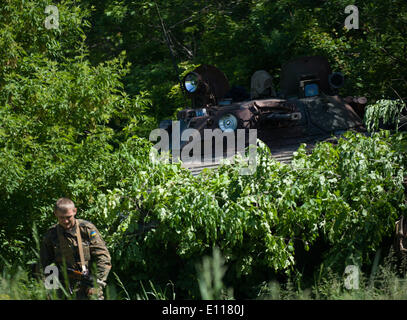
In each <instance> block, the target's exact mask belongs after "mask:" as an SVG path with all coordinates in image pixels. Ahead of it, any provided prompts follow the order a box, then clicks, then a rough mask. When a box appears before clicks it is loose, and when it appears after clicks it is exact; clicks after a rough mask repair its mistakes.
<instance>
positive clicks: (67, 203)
mask: <svg viewBox="0 0 407 320" xmlns="http://www.w3.org/2000/svg"><path fill="white" fill-rule="evenodd" d="M69 209H75V203H74V202H73V201H72V200H71V199H69V198H59V199H58V200H57V202H56V203H55V206H54V212H57V211H61V212H67V211H68V210H69Z"/></svg>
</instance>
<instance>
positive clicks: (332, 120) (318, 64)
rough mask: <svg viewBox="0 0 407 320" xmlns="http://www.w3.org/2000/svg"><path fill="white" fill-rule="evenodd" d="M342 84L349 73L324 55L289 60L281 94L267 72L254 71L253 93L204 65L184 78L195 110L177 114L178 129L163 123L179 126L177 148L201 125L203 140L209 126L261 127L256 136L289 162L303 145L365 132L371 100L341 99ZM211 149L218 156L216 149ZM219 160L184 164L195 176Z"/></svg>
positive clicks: (223, 128)
mask: <svg viewBox="0 0 407 320" xmlns="http://www.w3.org/2000/svg"><path fill="white" fill-rule="evenodd" d="M343 83H344V76H343V75H342V74H341V73H339V72H334V73H333V72H332V71H331V68H330V65H329V63H328V61H327V59H326V58H324V57H322V56H308V57H301V58H297V59H295V60H292V61H290V62H288V63H286V64H285V65H284V66H283V67H282V72H281V75H280V90H279V92H276V90H275V88H274V86H273V79H272V77H271V75H270V74H269V73H268V72H267V71H265V70H259V71H256V72H255V73H254V74H253V76H252V78H251V88H250V93H246V92H245V90H244V89H243V88H239V87H234V88H230V86H229V82H228V80H227V78H226V76H225V75H224V74H223V73H222V72H221V71H220V70H219V69H217V68H216V67H214V66H210V65H201V66H199V67H198V68H196V69H195V70H194V71H193V72H190V73H188V74H187V75H186V76H185V77H184V79H183V81H182V85H183V88H184V91H185V92H186V94H187V96H188V97H189V98H190V99H191V108H188V109H184V110H181V111H180V112H178V115H177V118H178V121H179V122H177V125H178V126H179V128H175V127H174V122H172V121H169V120H164V121H162V122H161V123H160V127H161V128H162V129H165V130H167V131H168V132H169V133H170V134H173V135H174V132H175V129H179V131H180V135H178V136H177V138H176V141H175V143H174V140H172V144H171V148H172V149H173V151H174V149H179V150H182V149H183V148H186V146H187V145H188V144H189V143H191V139H189V140H188V139H184V140H186V141H184V140H181V139H180V138H181V137H182V134H183V133H184V131H185V130H187V129H191V128H193V129H196V132H199V133H200V134H199V135H198V137H199V138H200V139H201V140H202V142H203V140H204V139H205V138H204V137H205V134H204V130H205V129H211V130H216V129H218V130H220V131H221V132H224V133H227V132H236V131H237V130H238V129H244V130H246V131H249V130H250V129H256V130H257V138H258V139H260V140H262V141H263V142H264V143H265V144H266V145H267V146H268V147H269V148H270V151H271V153H272V156H273V157H275V158H276V159H277V160H279V161H289V160H290V158H291V157H292V153H293V152H294V151H296V150H297V148H298V147H299V146H300V144H301V143H306V144H307V146H308V147H310V148H312V147H313V145H314V144H315V143H316V142H318V141H323V140H326V139H332V138H335V137H338V136H340V135H341V134H343V133H344V132H345V131H348V130H355V131H359V132H364V131H366V130H365V128H364V127H363V124H362V120H361V117H363V109H364V106H365V105H366V99H365V98H359V97H346V98H345V99H342V98H340V97H339V96H338V89H339V88H340V87H342V86H343ZM248 136H249V134H247V135H246V137H248ZM245 143H246V144H247V143H249V141H248V140H246V142H245ZM204 149H205V148H203V147H202V148H201V152H202V151H203V150H204ZM207 151H208V150H206V151H205V152H207ZM210 152H211V153H212V154H213V150H210ZM224 154H226V152H225V153H224ZM217 160H219V159H213V160H212V161H208V160H206V162H205V163H203V164H202V162H200V163H195V164H194V163H185V164H184V166H186V167H188V168H190V169H191V170H192V171H193V173H194V174H196V173H198V172H199V171H200V170H201V169H202V168H204V167H211V166H216V164H217V163H218V162H219V161H217Z"/></svg>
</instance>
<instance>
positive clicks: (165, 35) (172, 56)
mask: <svg viewBox="0 0 407 320" xmlns="http://www.w3.org/2000/svg"><path fill="white" fill-rule="evenodd" d="M154 4H155V7H156V8H157V13H158V17H159V18H160V22H161V28H162V29H163V33H164V39H165V42H166V43H167V47H168V49H169V50H170V53H171V60H172V64H173V67H174V70H175V74H176V75H177V79H178V82H179V84H180V87H181V91H182V96H183V97H184V101H185V92H184V86H183V85H182V83H181V80H180V78H179V69H178V65H177V63H176V61H175V54H174V50H173V48H172V46H171V44H170V37H169V36H168V32H167V30H166V29H165V25H164V21H163V19H162V18H161V14H160V9H158V5H157V2H155V1H154ZM185 102H186V101H185Z"/></svg>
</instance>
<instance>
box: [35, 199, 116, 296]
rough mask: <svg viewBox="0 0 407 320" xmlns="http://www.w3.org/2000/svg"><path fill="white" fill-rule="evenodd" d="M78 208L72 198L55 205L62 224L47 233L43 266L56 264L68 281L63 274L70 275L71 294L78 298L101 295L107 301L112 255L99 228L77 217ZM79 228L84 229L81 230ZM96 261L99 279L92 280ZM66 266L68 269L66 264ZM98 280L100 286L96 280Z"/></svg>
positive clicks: (61, 274)
mask: <svg viewBox="0 0 407 320" xmlns="http://www.w3.org/2000/svg"><path fill="white" fill-rule="evenodd" d="M76 212H77V209H76V208H75V204H74V203H73V201H72V200H70V199H68V198H60V199H58V201H57V202H56V204H55V207H54V214H55V216H56V217H57V219H58V223H57V224H55V225H54V226H52V227H51V228H50V229H49V230H48V232H47V233H46V234H45V236H44V239H43V241H42V244H41V250H40V262H41V268H42V270H44V268H45V267H46V266H48V265H51V264H53V263H55V265H56V266H57V267H58V270H59V275H60V281H61V283H62V284H64V283H65V280H64V279H63V275H64V274H65V271H67V272H66V273H67V274H68V284H69V288H68V289H69V290H70V293H71V294H74V293H75V295H76V298H78V299H89V298H90V297H92V296H97V297H98V299H99V300H103V289H102V288H103V287H105V286H106V279H107V276H108V274H109V271H110V268H111V262H110V254H109V251H108V250H107V248H106V245H105V243H104V241H103V239H102V237H101V236H100V234H99V231H98V230H97V229H96V227H95V226H94V225H93V224H92V223H90V222H88V221H86V220H81V219H75V215H76ZM78 228H79V230H80V232H78ZM93 264H96V277H95V276H93V278H96V279H95V280H94V281H92V275H91V274H90V272H91V269H92V265H93ZM64 265H66V267H67V268H66V270H63V269H62V268H63V266H64ZM95 281H97V283H98V284H99V286H96V287H94V285H93V284H92V283H94V282H95Z"/></svg>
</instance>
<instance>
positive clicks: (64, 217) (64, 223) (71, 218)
mask: <svg viewBox="0 0 407 320" xmlns="http://www.w3.org/2000/svg"><path fill="white" fill-rule="evenodd" d="M75 215H76V208H74V209H68V210H67V211H60V210H57V211H56V212H55V216H56V217H57V219H58V223H59V224H60V225H61V227H63V228H64V229H71V228H72V227H73V226H74V225H75Z"/></svg>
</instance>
